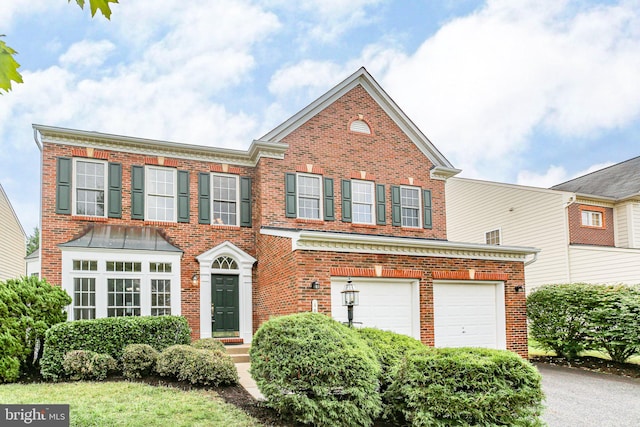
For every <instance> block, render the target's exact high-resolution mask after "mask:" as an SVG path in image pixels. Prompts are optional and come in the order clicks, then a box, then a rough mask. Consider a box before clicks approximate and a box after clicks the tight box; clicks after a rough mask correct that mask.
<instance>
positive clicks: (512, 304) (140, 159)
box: [41, 85, 610, 357]
mask: <svg viewBox="0 0 640 427" xmlns="http://www.w3.org/2000/svg"><path fill="white" fill-rule="evenodd" d="M356 119H358V120H363V121H365V122H366V123H367V124H368V125H369V126H370V128H371V131H372V132H371V134H359V133H356V132H352V131H349V125H350V123H351V122H352V121H353V120H356ZM274 142H280V143H282V144H288V149H287V150H286V152H285V153H284V158H275V157H277V156H273V157H268V156H263V157H259V159H258V160H257V162H256V164H255V166H246V165H242V164H233V163H234V162H233V159H230V160H229V161H228V164H227V163H225V162H220V161H212V160H207V158H206V157H207V153H203V155H202V156H201V158H202V159H201V160H196V159H195V158H181V157H179V156H175V157H167V158H165V157H164V156H162V157H159V156H157V155H153V153H149V152H144V153H142V152H141V153H136V152H129V151H127V150H112V149H108V148H105V147H101V148H99V149H96V150H95V152H99V153H100V154H99V156H100V157H99V158H101V159H103V160H108V161H109V162H118V163H121V164H122V218H121V219H112V218H108V219H107V218H98V219H97V218H91V217H76V216H72V215H61V214H56V210H55V203H56V178H55V173H56V159H57V158H58V157H61V156H63V157H73V156H87V155H89V157H91V155H90V154H92V153H91V152H92V151H94V150H93V149H92V148H91V146H92V145H93V144H94V143H93V142H92V141H90V140H86V141H80V142H75V143H74V144H72V145H69V144H65V143H62V142H59V141H48V140H47V139H46V138H44V139H43V153H42V159H43V165H42V167H43V184H42V247H41V254H42V255H41V256H42V276H43V277H45V278H47V280H49V281H50V282H51V283H54V284H60V283H61V281H62V280H63V278H62V275H61V250H60V248H58V246H57V245H58V244H60V243H63V242H67V241H69V240H70V239H72V238H73V236H75V235H77V234H78V233H80V232H81V231H82V230H83V228H84V227H85V226H86V225H87V224H89V223H92V222H98V223H100V222H106V223H109V224H127V225H140V226H142V225H153V226H157V227H161V228H162V229H163V230H164V232H165V233H166V235H167V236H168V237H169V239H170V241H171V242H172V243H173V244H174V245H175V246H177V247H179V248H180V249H182V250H183V251H184V255H183V257H182V261H181V282H182V283H181V295H182V313H181V314H182V315H184V316H186V317H187V319H188V320H189V324H190V326H191V328H192V335H193V337H194V338H197V337H200V336H201V330H200V327H201V320H200V319H201V314H202V313H200V307H201V304H200V286H199V284H197V283H195V284H194V283H192V279H191V278H192V276H193V275H194V273H199V272H200V271H201V270H200V265H199V263H198V260H196V257H197V256H198V255H200V254H203V253H204V252H206V251H208V250H210V249H211V248H214V247H216V246H217V245H219V244H221V243H223V242H226V241H228V242H231V243H232V244H233V245H235V246H237V247H238V248H239V249H241V250H242V251H244V252H246V253H247V254H249V255H251V256H252V257H254V258H255V259H257V262H256V263H255V264H254V265H253V269H252V274H251V276H252V277H251V280H252V282H253V285H252V286H253V288H252V289H253V291H252V304H253V313H252V315H253V330H254V331H255V329H257V328H258V327H259V326H260V324H262V323H263V322H265V321H266V320H268V319H269V317H271V316H274V315H282V314H288V313H295V312H300V311H310V310H311V302H312V300H317V302H318V311H320V312H322V313H327V314H330V313H331V295H330V290H331V287H330V283H331V280H332V277H335V276H340V275H346V274H343V273H350V275H352V276H353V277H354V278H356V277H372V276H371V275H372V274H374V275H375V274H377V272H378V271H381V273H380V274H381V276H380V277H410V278H413V279H419V294H420V336H421V339H422V340H423V341H424V342H425V343H427V344H430V345H433V343H434V330H433V280H434V278H436V279H456V280H499V281H504V283H505V286H504V289H505V304H506V308H505V313H506V340H507V348H508V349H510V350H512V351H515V352H517V353H519V354H521V355H522V356H524V357H526V356H527V335H526V317H525V316H526V310H525V293H524V292H517V291H516V290H515V289H516V287H521V286H524V265H523V262H522V260H521V259H515V258H514V259H513V260H510V261H498V260H493V259H489V258H488V257H487V256H486V254H480V252H481V251H480V252H477V254H478V255H477V256H475V255H470V254H471V252H470V253H469V254H467V255H466V256H464V257H455V256H449V257H445V256H424V255H406V254H405V255H398V254H385V253H381V254H372V253H358V252H357V251H353V250H352V251H349V252H342V251H341V252H337V251H329V250H302V249H298V250H292V240H291V238H288V237H286V236H284V237H282V236H275V235H268V234H265V233H261V230H262V229H264V228H270V229H278V230H284V231H287V230H294V231H299V230H315V231H321V232H337V233H342V234H344V235H358V236H362V235H364V236H384V237H385V238H391V237H400V238H413V239H412V241H413V240H415V239H428V240H429V241H435V242H438V241H446V237H447V233H446V226H445V224H446V221H445V199H444V184H445V182H444V180H441V179H433V178H432V177H431V174H430V171H431V169H432V168H433V167H434V166H438V165H436V164H434V163H433V161H432V160H430V158H429V157H428V156H425V154H424V153H423V151H421V149H419V148H418V145H416V143H414V141H412V139H411V138H410V137H409V136H408V135H407V133H405V132H404V131H403V130H402V129H401V128H400V127H399V126H398V124H397V121H396V120H394V119H393V118H392V117H390V116H389V114H387V113H386V112H385V110H383V108H382V107H381V106H380V105H379V103H378V101H376V100H375V99H374V98H373V97H372V96H371V95H370V93H369V92H368V91H367V90H365V88H363V86H361V85H356V86H354V87H353V88H352V89H350V90H348V91H345V92H344V93H342V94H341V96H339V97H337V98H336V99H335V101H333V102H331V103H329V104H328V105H327V106H326V108H324V109H322V110H320V111H319V112H318V113H317V114H315V115H314V116H312V117H310V118H309V119H308V120H306V121H304V123H301V124H300V125H299V126H297V127H296V128H295V129H294V130H293V131H291V132H289V133H288V134H287V135H286V136H285V137H284V138H283V139H282V140H281V141H274ZM132 151H133V150H132ZM95 152H93V156H94V157H96V154H95ZM185 157H188V156H185ZM192 157H196V156H192ZM145 164H160V165H164V166H165V167H174V168H176V169H178V170H184V171H188V172H189V190H190V198H189V206H190V216H189V222H188V223H165V222H149V221H143V220H134V219H131V168H132V166H143V165H145ZM210 171H215V172H222V171H224V172H226V173H230V174H237V175H239V176H244V177H250V178H251V179H252V189H251V198H252V226H251V227H235V226H215V225H208V224H199V222H198V200H199V199H198V173H199V172H210ZM297 171H309V172H310V173H314V174H321V175H322V176H323V177H328V178H332V179H333V180H334V181H333V182H334V187H333V190H334V195H335V197H334V200H335V220H332V221H324V220H322V219H320V220H312V221H310V220H301V219H297V218H288V217H286V215H285V174H286V173H295V172H297ZM352 178H358V179H362V180H365V181H374V182H375V183H376V184H384V186H385V193H386V194H385V199H386V201H387V203H386V206H385V216H386V224H384V225H358V224H354V223H352V222H343V221H342V220H341V217H342V203H341V198H342V193H341V185H340V183H341V180H343V179H344V180H348V179H352ZM394 185H413V186H419V187H421V188H422V189H425V190H430V191H431V197H432V226H431V228H409V227H398V226H393V225H392V221H391V218H392V204H391V202H390V200H391V186H394ZM609 217H610V215H609ZM381 267H382V270H380V268H381ZM376 269H377V270H376ZM470 271H473V274H471V273H469V272H470ZM313 280H317V281H319V282H320V288H319V289H311V288H310V286H309V284H310V283H311V281H313Z"/></svg>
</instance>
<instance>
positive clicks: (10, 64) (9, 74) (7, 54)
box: [0, 0, 118, 94]
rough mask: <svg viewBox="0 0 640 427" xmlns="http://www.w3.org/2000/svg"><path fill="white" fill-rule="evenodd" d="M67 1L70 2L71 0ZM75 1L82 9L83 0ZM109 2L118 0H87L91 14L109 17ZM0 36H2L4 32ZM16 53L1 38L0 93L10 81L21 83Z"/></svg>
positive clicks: (6, 90)
mask: <svg viewBox="0 0 640 427" xmlns="http://www.w3.org/2000/svg"><path fill="white" fill-rule="evenodd" d="M68 2H69V3H71V0H68ZM75 2H76V3H77V4H78V6H80V7H81V8H82V9H84V5H85V0H75ZM109 3H118V0H89V7H90V9H91V16H92V17H93V16H95V14H96V12H97V11H100V12H101V13H102V15H103V16H104V17H105V18H107V19H111V5H110V4H109ZM0 37H4V34H2V35H0ZM17 53H18V52H16V51H15V50H14V49H12V48H11V47H9V46H7V44H6V43H5V42H4V41H3V40H0V94H2V91H3V90H4V91H5V92H9V91H10V90H11V82H12V81H13V82H16V83H22V75H21V74H20V72H19V71H18V68H19V67H20V64H18V62H17V61H16V60H15V58H14V55H15V54H17Z"/></svg>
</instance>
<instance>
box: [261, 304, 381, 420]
mask: <svg viewBox="0 0 640 427" xmlns="http://www.w3.org/2000/svg"><path fill="white" fill-rule="evenodd" d="M250 356H251V374H252V376H253V377H254V378H255V380H256V383H257V384H258V387H259V388H260V391H261V392H262V394H264V396H265V397H266V398H267V401H266V403H265V404H266V405H268V406H270V407H272V408H273V409H275V410H276V411H278V412H279V413H281V414H283V415H285V416H288V417H291V418H293V419H294V420H295V421H296V422H299V423H303V424H311V425H317V426H336V427H339V426H369V425H371V424H373V420H374V419H375V418H376V417H377V416H378V414H379V413H380V411H381V399H380V394H379V393H378V377H379V374H380V367H379V364H378V361H377V359H376V356H375V354H374V353H373V352H372V350H371V349H369V347H368V346H367V345H366V343H365V342H364V340H362V339H361V338H360V336H359V335H358V332H356V330H354V329H352V328H348V327H347V326H345V325H343V324H341V323H339V322H336V321H335V320H332V319H331V318H329V317H328V316H325V315H323V314H319V313H299V314H292V315H289V316H282V317H276V318H273V319H271V320H269V321H268V322H266V323H264V324H263V325H262V326H261V327H260V328H259V329H258V331H257V332H256V334H255V336H254V338H253V342H252V344H251V350H250Z"/></svg>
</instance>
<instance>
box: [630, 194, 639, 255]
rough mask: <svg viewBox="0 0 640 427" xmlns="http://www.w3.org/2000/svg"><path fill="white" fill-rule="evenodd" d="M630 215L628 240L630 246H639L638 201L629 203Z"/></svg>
mask: <svg viewBox="0 0 640 427" xmlns="http://www.w3.org/2000/svg"><path fill="white" fill-rule="evenodd" d="M631 217H632V220H631V221H630V222H629V228H630V229H631V230H632V231H631V233H630V236H631V237H630V241H631V244H630V245H629V246H631V247H632V248H640V203H631Z"/></svg>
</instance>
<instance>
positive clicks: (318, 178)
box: [296, 173, 324, 221]
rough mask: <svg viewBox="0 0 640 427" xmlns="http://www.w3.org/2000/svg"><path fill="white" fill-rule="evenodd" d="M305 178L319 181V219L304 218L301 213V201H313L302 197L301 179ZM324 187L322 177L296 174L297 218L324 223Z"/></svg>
mask: <svg viewBox="0 0 640 427" xmlns="http://www.w3.org/2000/svg"><path fill="white" fill-rule="evenodd" d="M301 177H304V178H313V179H317V180H318V187H319V190H320V191H319V196H318V217H317V218H316V217H307V216H302V215H301V214H300V212H301V211H302V209H300V199H301V198H305V199H311V198H312V197H307V196H304V197H301V195H300V178H301ZM322 187H323V185H322V175H316V174H309V173H298V174H296V212H297V217H298V218H300V219H311V220H319V221H322V219H323V215H322V213H323V212H324V210H323V209H324V207H323V201H324V197H323V196H324V194H323V188H322Z"/></svg>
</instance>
